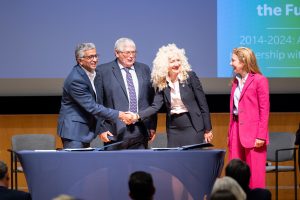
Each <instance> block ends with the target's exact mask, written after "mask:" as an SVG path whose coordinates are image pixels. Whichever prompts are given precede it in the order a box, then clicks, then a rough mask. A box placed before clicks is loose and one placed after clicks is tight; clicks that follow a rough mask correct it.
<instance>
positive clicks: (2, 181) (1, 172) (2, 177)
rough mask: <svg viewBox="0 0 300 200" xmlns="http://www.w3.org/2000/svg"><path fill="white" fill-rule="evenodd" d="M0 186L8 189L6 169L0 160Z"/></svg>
mask: <svg viewBox="0 0 300 200" xmlns="http://www.w3.org/2000/svg"><path fill="white" fill-rule="evenodd" d="M0 185H1V186H4V187H8V185H9V176H8V168H7V165H6V164H5V162H3V161H1V160H0Z"/></svg>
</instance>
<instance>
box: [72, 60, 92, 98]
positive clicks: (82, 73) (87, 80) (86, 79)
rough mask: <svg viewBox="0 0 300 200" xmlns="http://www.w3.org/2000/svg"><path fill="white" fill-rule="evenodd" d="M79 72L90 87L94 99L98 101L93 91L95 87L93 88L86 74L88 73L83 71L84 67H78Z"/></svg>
mask: <svg viewBox="0 0 300 200" xmlns="http://www.w3.org/2000/svg"><path fill="white" fill-rule="evenodd" d="M76 67H77V71H78V73H79V74H80V75H81V76H82V78H83V79H84V80H85V81H86V82H87V84H88V86H89V89H90V92H91V94H92V95H93V97H94V99H95V100H96V93H95V91H94V89H93V86H92V83H91V81H90V79H89V77H88V75H87V74H86V72H85V71H84V70H83V69H82V67H81V66H80V65H77V66H76Z"/></svg>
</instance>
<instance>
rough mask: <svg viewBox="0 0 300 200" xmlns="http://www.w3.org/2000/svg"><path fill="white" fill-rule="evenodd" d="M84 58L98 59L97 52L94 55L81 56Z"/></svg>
mask: <svg viewBox="0 0 300 200" xmlns="http://www.w3.org/2000/svg"><path fill="white" fill-rule="evenodd" d="M83 57H84V58H86V59H88V60H92V59H94V58H96V59H98V58H99V55H98V54H95V55H89V56H83Z"/></svg>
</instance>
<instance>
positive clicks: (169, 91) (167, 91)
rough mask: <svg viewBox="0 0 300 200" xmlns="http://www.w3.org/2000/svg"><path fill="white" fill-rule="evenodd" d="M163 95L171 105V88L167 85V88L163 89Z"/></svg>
mask: <svg viewBox="0 0 300 200" xmlns="http://www.w3.org/2000/svg"><path fill="white" fill-rule="evenodd" d="M165 95H166V99H167V101H168V102H169V103H170V104H171V88H170V86H169V85H167V87H166V88H165Z"/></svg>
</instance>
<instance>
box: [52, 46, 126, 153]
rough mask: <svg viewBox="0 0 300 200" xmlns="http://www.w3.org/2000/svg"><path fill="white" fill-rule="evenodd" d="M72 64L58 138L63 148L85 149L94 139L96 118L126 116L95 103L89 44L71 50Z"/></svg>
mask: <svg viewBox="0 0 300 200" xmlns="http://www.w3.org/2000/svg"><path fill="white" fill-rule="evenodd" d="M75 57H76V61H77V65H75V66H74V67H73V69H72V71H71V73H70V74H69V75H68V77H67V78H66V80H65V82H64V86H63V94H62V99H61V108H60V113H59V119H58V128H57V129H58V130H57V132H58V135H59V136H60V137H61V140H62V143H63V147H64V148H86V147H89V146H90V142H91V141H92V140H93V139H94V138H95V137H96V136H97V135H96V134H95V128H96V122H97V120H96V117H103V118H105V119H107V120H112V121H119V120H118V117H119V118H120V119H122V120H123V121H126V117H130V115H128V114H125V113H124V112H119V111H117V110H113V109H109V108H106V107H104V106H103V105H101V104H97V103H96V96H97V94H96V90H95V86H94V78H95V76H96V73H95V69H96V66H97V63H98V54H97V52H96V46H95V45H94V44H93V43H82V44H79V45H78V46H77V48H76V50H75Z"/></svg>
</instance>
